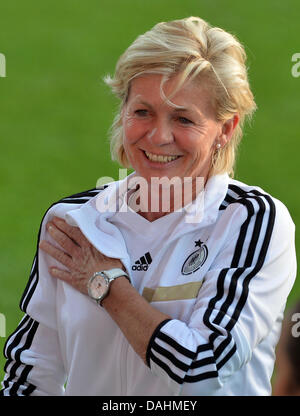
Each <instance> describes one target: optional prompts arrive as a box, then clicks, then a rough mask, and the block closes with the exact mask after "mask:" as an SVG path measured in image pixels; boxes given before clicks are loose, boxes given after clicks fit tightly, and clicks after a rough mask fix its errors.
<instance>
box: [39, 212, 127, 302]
mask: <svg viewBox="0 0 300 416" xmlns="http://www.w3.org/2000/svg"><path fill="white" fill-rule="evenodd" d="M46 228H47V231H48V232H49V234H50V235H51V237H52V238H53V239H54V240H55V241H56V242H57V243H58V244H59V245H60V247H61V249H60V248H57V247H54V246H53V245H52V244H50V243H49V242H47V241H45V240H42V241H41V242H40V244H39V248H40V249H41V250H43V251H44V252H46V253H47V254H49V255H50V256H51V257H53V258H54V259H56V260H57V261H59V262H60V263H61V264H63V265H64V266H66V267H67V268H68V270H61V269H59V268H57V267H50V269H49V272H50V274H51V276H53V277H56V278H58V279H60V280H63V281H65V282H66V283H69V284H70V285H71V286H73V287H74V288H75V289H77V290H79V291H80V292H81V293H84V294H87V293H88V291H87V283H88V281H89V279H90V277H91V276H92V275H93V274H94V273H95V272H99V271H101V270H108V269H112V268H115V267H117V268H121V269H123V270H125V268H124V266H123V264H122V262H121V261H120V260H119V259H114V258H110V257H106V256H105V255H104V254H102V253H100V252H99V251H98V250H97V249H96V248H95V247H94V246H93V245H92V244H91V243H90V242H89V241H88V240H87V239H86V238H85V236H84V235H83V234H82V232H81V231H80V229H79V228H78V227H72V226H71V225H69V224H67V222H66V221H65V220H63V219H62V218H58V217H54V218H53V219H52V221H49V222H48V223H47V225H46Z"/></svg>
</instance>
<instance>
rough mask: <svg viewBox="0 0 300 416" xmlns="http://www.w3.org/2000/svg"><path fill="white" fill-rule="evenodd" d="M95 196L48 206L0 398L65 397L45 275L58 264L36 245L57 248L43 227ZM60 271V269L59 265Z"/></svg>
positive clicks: (51, 290)
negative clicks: (44, 243)
mask: <svg viewBox="0 0 300 416" xmlns="http://www.w3.org/2000/svg"><path fill="white" fill-rule="evenodd" d="M98 193H99V189H91V190H88V191H85V192H81V193H78V194H74V195H71V196H69V197H66V198H64V199H61V200H60V201H58V202H56V203H54V204H53V205H51V207H50V208H49V209H48V210H47V212H46V213H45V215H44V217H43V219H42V222H41V226H40V229H39V233H38V238H37V249H36V254H35V257H34V261H33V265H32V269H31V272H30V276H29V280H28V283H27V286H26V288H25V290H24V293H23V296H22V298H21V301H20V308H21V310H22V311H23V312H24V316H23V319H22V320H21V322H20V324H19V325H18V327H17V329H16V330H15V331H14V332H13V334H12V335H11V336H10V337H9V338H8V339H7V341H6V344H5V347H4V355H5V358H6V364H5V367H4V371H5V377H4V380H3V381H2V390H1V391H0V395H2V396H12V395H17V396H26V395H62V394H63V393H64V383H65V381H66V371H65V366H64V362H63V358H62V353H61V348H60V339H59V331H58V327H57V311H56V289H57V284H58V283H57V281H56V279H53V278H52V277H51V276H50V274H49V272H48V269H49V266H50V265H55V264H58V263H57V262H56V260H54V259H52V258H51V257H50V256H47V255H45V254H44V252H42V251H41V250H39V249H38V245H39V242H40V240H43V239H46V240H48V241H50V242H51V243H52V244H53V245H55V244H57V243H56V242H55V241H54V240H53V239H51V237H50V236H49V234H48V233H46V232H45V225H46V223H47V222H48V220H50V219H51V217H52V216H53V215H57V216H61V217H63V216H64V214H65V213H66V211H70V210H72V209H76V208H78V205H81V204H84V203H85V202H87V201H88V200H89V199H90V198H92V197H93V196H95V195H97V194H98ZM50 263H51V264H50ZM59 267H60V268H62V267H63V266H62V265H61V264H60V265H59Z"/></svg>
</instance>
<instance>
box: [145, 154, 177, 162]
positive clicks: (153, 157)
mask: <svg viewBox="0 0 300 416" xmlns="http://www.w3.org/2000/svg"><path fill="white" fill-rule="evenodd" d="M145 154H146V156H147V158H148V159H149V160H152V161H153V162H160V163H167V162H171V161H172V160H175V159H177V158H178V157H179V156H163V155H155V154H153V153H149V152H145Z"/></svg>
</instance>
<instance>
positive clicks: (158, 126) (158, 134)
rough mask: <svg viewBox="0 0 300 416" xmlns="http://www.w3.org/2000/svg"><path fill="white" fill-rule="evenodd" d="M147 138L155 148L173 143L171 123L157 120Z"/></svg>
mask: <svg viewBox="0 0 300 416" xmlns="http://www.w3.org/2000/svg"><path fill="white" fill-rule="evenodd" d="M147 138H148V140H149V141H150V143H151V144H152V145H155V146H163V145H164V144H169V143H172V142H173V141H174V136H173V131H172V126H171V123H169V122H168V121H167V120H164V119H157V120H155V121H154V122H153V123H152V125H151V128H150V129H149V131H148V134H147Z"/></svg>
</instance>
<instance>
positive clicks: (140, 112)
mask: <svg viewBox="0 0 300 416" xmlns="http://www.w3.org/2000/svg"><path fill="white" fill-rule="evenodd" d="M134 114H136V115H137V116H139V117H146V116H147V115H148V110H145V109H138V110H135V112H134Z"/></svg>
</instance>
